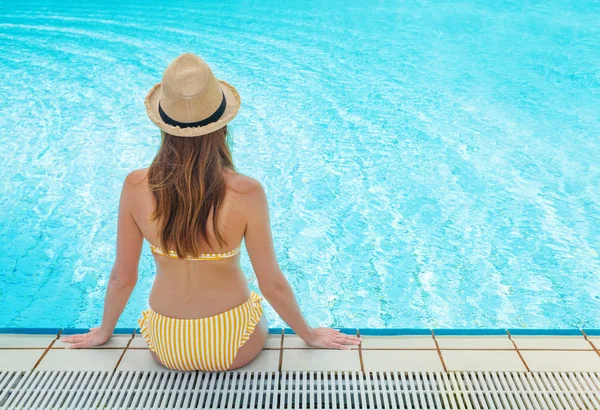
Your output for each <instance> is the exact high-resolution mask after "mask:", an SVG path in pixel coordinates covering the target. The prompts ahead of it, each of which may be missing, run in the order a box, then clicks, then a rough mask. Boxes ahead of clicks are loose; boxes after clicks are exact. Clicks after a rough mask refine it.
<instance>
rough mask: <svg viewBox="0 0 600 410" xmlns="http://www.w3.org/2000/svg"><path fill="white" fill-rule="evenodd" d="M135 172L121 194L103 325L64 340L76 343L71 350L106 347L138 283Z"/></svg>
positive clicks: (140, 240)
mask: <svg viewBox="0 0 600 410" xmlns="http://www.w3.org/2000/svg"><path fill="white" fill-rule="evenodd" d="M135 172H136V171H134V172H132V173H130V174H129V175H128V176H127V178H125V183H124V184H123V189H122V190H121V199H120V200H119V218H118V224H117V255H116V258H115V263H114V264H113V268H112V271H111V274H110V278H109V280H108V285H107V288H106V296H105V298H104V316H103V317H102V325H101V326H100V327H99V328H94V329H92V330H91V331H90V332H89V333H86V334H84V335H73V336H68V337H64V338H62V340H63V341H65V342H71V343H73V344H72V345H70V346H69V347H71V348H78V347H92V346H98V345H101V344H103V343H106V341H108V339H110V337H111V336H112V334H113V331H114V329H115V327H116V325H117V322H118V320H119V317H120V316H121V313H123V309H125V306H126V305H127V301H128V300H129V297H130V296H131V292H132V291H133V288H134V287H135V284H136V282H137V278H138V263H139V261H140V254H141V252H142V243H143V239H144V237H143V235H142V232H141V231H140V229H139V227H138V226H137V224H136V222H135V220H134V219H133V216H132V215H131V212H130V210H131V207H132V204H134V203H135V202H134V201H135V189H136V182H137V181H136V175H135Z"/></svg>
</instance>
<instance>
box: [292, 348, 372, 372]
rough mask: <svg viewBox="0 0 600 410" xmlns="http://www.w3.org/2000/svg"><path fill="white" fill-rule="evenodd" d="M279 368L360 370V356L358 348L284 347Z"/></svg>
mask: <svg viewBox="0 0 600 410" xmlns="http://www.w3.org/2000/svg"><path fill="white" fill-rule="evenodd" d="M281 370H282V371H285V370H316V371H318V370H340V371H343V370H347V371H360V358H359V356H358V349H350V350H337V349H302V350H290V349H284V350H283V363H282V365H281Z"/></svg>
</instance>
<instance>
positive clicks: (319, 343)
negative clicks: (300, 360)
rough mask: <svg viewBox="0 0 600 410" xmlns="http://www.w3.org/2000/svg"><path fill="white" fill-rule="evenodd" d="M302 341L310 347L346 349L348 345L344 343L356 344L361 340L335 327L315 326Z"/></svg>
mask: <svg viewBox="0 0 600 410" xmlns="http://www.w3.org/2000/svg"><path fill="white" fill-rule="evenodd" d="M304 342H305V343H306V344H308V345H309V346H312V347H320V348H325V349H342V350H348V349H350V347H349V346H344V345H347V344H351V345H358V344H360V342H361V338H360V337H358V336H352V335H347V334H345V333H342V332H340V331H339V330H336V329H331V328H328V327H317V328H314V329H312V332H311V334H310V335H309V337H308V338H307V339H305V340H304Z"/></svg>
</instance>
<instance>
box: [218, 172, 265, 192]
mask: <svg viewBox="0 0 600 410" xmlns="http://www.w3.org/2000/svg"><path fill="white" fill-rule="evenodd" d="M225 183H226V184H227V188H228V189H230V190H231V191H232V192H233V193H235V194H237V195H244V196H247V195H251V194H253V193H255V192H257V191H262V189H263V187H262V185H261V183H260V182H259V181H258V180H256V179H254V178H252V177H249V176H247V175H244V174H240V173H239V172H235V171H227V172H226V173H225Z"/></svg>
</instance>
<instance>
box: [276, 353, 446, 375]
mask: <svg viewBox="0 0 600 410" xmlns="http://www.w3.org/2000/svg"><path fill="white" fill-rule="evenodd" d="M362 358H363V365H364V368H365V371H370V370H372V371H376V370H384V371H385V370H389V371H440V372H441V371H443V370H444V368H443V366H442V362H441V360H440V357H439V355H438V353H437V351H435V350H363V351H362ZM284 362H285V360H284Z"/></svg>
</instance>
